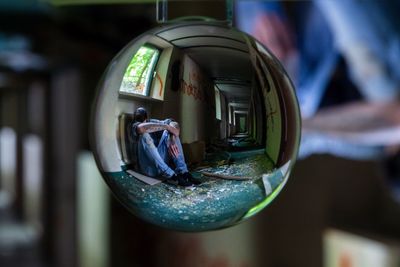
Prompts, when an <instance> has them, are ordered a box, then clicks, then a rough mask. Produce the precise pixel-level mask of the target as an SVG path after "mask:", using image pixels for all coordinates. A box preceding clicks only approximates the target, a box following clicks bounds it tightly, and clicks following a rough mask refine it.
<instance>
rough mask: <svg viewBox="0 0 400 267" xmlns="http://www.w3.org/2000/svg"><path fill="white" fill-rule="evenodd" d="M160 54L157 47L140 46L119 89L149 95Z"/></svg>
mask: <svg viewBox="0 0 400 267" xmlns="http://www.w3.org/2000/svg"><path fill="white" fill-rule="evenodd" d="M159 54H160V50H158V49H157V48H154V47H151V46H146V45H145V46H142V47H140V48H139V50H138V51H137V52H136V54H135V55H134V56H133V58H132V60H131V62H130V63H129V65H128V67H127V68H126V71H125V74H124V77H123V78H122V83H121V87H120V88H119V91H120V92H125V93H133V94H139V95H144V96H148V95H149V94H150V85H151V81H152V80H153V71H154V68H155V66H156V64H157V60H158V56H159Z"/></svg>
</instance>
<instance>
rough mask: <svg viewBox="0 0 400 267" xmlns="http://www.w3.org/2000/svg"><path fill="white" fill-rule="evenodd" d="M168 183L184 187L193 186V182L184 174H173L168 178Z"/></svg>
mask: <svg viewBox="0 0 400 267" xmlns="http://www.w3.org/2000/svg"><path fill="white" fill-rule="evenodd" d="M166 181H167V182H168V183H171V184H175V185H180V186H184V187H189V186H193V183H192V182H190V181H189V180H188V179H186V177H185V176H184V175H183V174H178V175H176V174H175V175H173V176H172V177H171V178H169V179H167V180H166Z"/></svg>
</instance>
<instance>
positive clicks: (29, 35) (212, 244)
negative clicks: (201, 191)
mask: <svg viewBox="0 0 400 267" xmlns="http://www.w3.org/2000/svg"><path fill="white" fill-rule="evenodd" d="M228 2H229V1H228ZM399 5H400V4H399V3H396V2H395V1H388V0H382V1H368V0H362V1H359V0H335V1H333V0H332V1H329V0H323V1H319V0H314V1H234V2H233V25H234V26H235V27H237V28H239V29H241V30H243V31H246V32H248V33H250V34H252V35H253V36H255V38H257V39H258V40H260V41H261V42H262V43H264V44H265V45H266V46H268V47H269V48H270V50H271V51H272V52H273V53H274V54H275V55H276V56H277V57H278V58H279V59H280V60H281V62H282V63H283V65H284V66H285V68H286V70H287V71H288V73H289V75H290V77H292V79H293V83H294V84H295V86H296V88H297V94H298V98H299V104H300V108H301V111H302V116H303V134H302V143H301V147H300V153H299V160H298V162H297V164H296V166H295V168H294V170H293V173H292V175H291V177H290V179H289V182H288V183H287V185H286V188H285V189H284V190H283V191H282V193H281V194H280V195H279V197H278V198H277V199H276V200H275V201H274V202H273V203H272V204H270V206H269V207H268V208H266V209H265V210H264V211H263V212H261V213H260V214H259V215H257V216H255V217H254V218H251V219H249V220H248V221H246V222H244V223H242V224H240V225H238V226H235V227H232V228H229V229H224V230H219V231H213V232H206V233H178V232H174V231H169V230H166V229H162V228H159V227H156V226H152V225H149V224H147V223H145V222H143V221H141V220H140V219H138V218H136V217H135V216H134V215H132V214H130V213H129V212H128V211H127V210H126V209H125V208H124V207H123V206H122V205H121V204H120V203H118V202H117V201H116V200H115V198H114V197H113V196H112V195H111V193H110V191H109V190H108V188H107V187H106V185H105V183H104V182H103V181H102V178H101V175H100V174H99V172H98V170H97V167H96V165H95V162H94V159H93V155H92V153H91V151H90V145H89V137H88V136H89V134H88V131H89V126H90V112H91V105H92V102H93V100H94V97H95V94H96V85H97V83H98V81H99V80H100V79H101V75H102V73H103V72H104V70H105V69H106V67H107V64H108V63H109V62H110V61H111V60H112V58H113V57H114V56H115V55H116V54H117V53H118V51H119V50H121V49H122V48H123V47H124V46H125V45H126V44H127V43H128V42H129V41H130V40H132V39H134V38H135V37H137V36H138V35H140V34H141V33H143V32H145V31H147V30H149V29H151V28H153V27H155V26H156V25H157V23H156V8H155V3H154V1H151V0H148V1H134V0H118V1H109V0H49V1H34V0H19V1H7V0H3V1H0V266H7V267H16V266H33V267H36V266H38V267H42V266H44V267H52V266H56V267H58V266H60V267H63V266H66V267H67V266H68V267H69V266H72V267H74V266H76V267H92V266H93V267H107V266H116V267H120V266H121V267H125V266H126V267H127V266H146V267H147V266H178V267H180V266H208V267H210V266H213V267H217V266H223V267H228V266H229V267H230V266H240V267H244V266H266V267H297V266H308V267H318V266H329V267H333V266H337V267H355V266H360V267H361V266H362V267H368V266H374V267H376V266H382V267H385V266H399V264H400V206H399V205H400V157H399V144H400V106H399V103H398V99H399V94H400V87H399V85H400V84H399V82H400V66H399V65H400V40H399V36H400V21H399V18H398V17H397V16H396V11H397V10H400V7H399ZM168 10H169V11H168V16H169V17H170V18H174V17H179V16H187V15H202V16H209V17H213V18H217V19H222V20H223V19H224V18H226V11H227V8H226V2H225V1H170V3H169V6H168ZM228 11H229V9H228Z"/></svg>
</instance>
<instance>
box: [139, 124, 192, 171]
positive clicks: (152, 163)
mask: <svg viewBox="0 0 400 267" xmlns="http://www.w3.org/2000/svg"><path fill="white" fill-rule="evenodd" d="M169 136H170V133H169V132H168V131H167V130H165V131H163V133H162V135H161V138H158V137H157V135H156V134H152V133H151V134H149V133H144V134H142V135H141V136H140V137H139V144H138V161H139V168H140V171H141V172H142V173H143V174H145V175H147V176H151V177H158V176H162V177H165V178H170V177H171V176H173V175H174V174H181V173H185V172H187V171H188V169H187V166H186V163H185V157H184V155H183V150H182V145H181V141H180V140H179V137H175V143H176V145H177V146H178V149H179V156H178V157H176V158H174V157H172V156H170V154H169V152H168V147H169V144H170V140H169ZM170 163H172V164H171V165H173V168H174V169H172V168H171V166H170V165H169V164H170Z"/></svg>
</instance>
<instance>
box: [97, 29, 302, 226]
mask: <svg viewBox="0 0 400 267" xmlns="http://www.w3.org/2000/svg"><path fill="white" fill-rule="evenodd" d="M138 108H143V109H142V110H145V111H146V113H147V116H146V119H147V120H145V121H143V120H142V119H143V118H142V117H140V116H138V114H139V113H140V112H139V113H136V116H135V111H136V110H137V109H138ZM139 115H140V114H139ZM92 121H93V125H92V143H93V144H92V145H93V150H94V153H95V157H96V161H97V164H98V167H99V169H100V170H101V172H102V174H103V177H104V179H105V181H106V182H107V184H108V185H109V187H110V189H111V190H112V192H113V193H114V194H115V196H116V197H117V198H118V199H119V200H120V201H121V202H122V203H123V204H124V205H125V206H126V207H127V208H128V209H129V210H130V211H131V212H133V213H134V214H135V215H137V216H138V217H140V218H142V219H144V220H146V221H148V222H150V223H153V224H156V225H159V226H163V227H166V228H170V229H175V230H181V231H204V230H212V229H218V228H224V227H228V226H231V225H234V224H236V223H238V222H240V221H242V220H244V219H246V218H249V217H251V216H252V215H254V214H256V213H257V212H259V211H260V210H261V209H263V208H264V207H265V206H267V205H268V204H269V203H270V202H271V201H272V200H273V199H274V198H275V197H276V195H277V194H278V193H279V192H280V191H281V189H282V188H283V186H284V185H285V183H286V181H287V179H288V176H289V173H290V170H291V168H292V166H293V164H294V161H295V159H296V155H297V150H298V146H299V138H300V114H299V109H298V104H297V100H296V96H295V92H294V88H293V86H292V83H291V82H290V79H289V77H288V76H287V74H286V72H285V71H284V69H283V68H282V66H281V65H280V63H279V62H278V61H277V59H276V58H275V57H274V56H273V55H272V54H271V53H270V52H269V51H268V49H267V48H265V47H263V46H262V45H261V44H260V43H259V42H257V41H256V40H255V39H254V38H252V37H251V36H249V35H247V34H245V33H243V32H240V31H238V30H236V29H234V28H232V27H229V26H226V25H221V24H218V23H212V22H192V23H180V24H171V25H164V26H161V27H159V28H156V29H154V30H152V31H149V32H147V33H144V34H143V35H141V36H140V37H138V38H137V39H135V40H133V41H132V42H131V43H129V44H128V45H127V46H126V47H125V48H124V49H123V50H122V51H121V52H120V53H119V54H118V55H117V56H116V57H115V58H114V59H113V61H112V62H111V63H110V65H109V67H108V69H107V71H106V72H105V74H104V76H103V79H102V81H101V82H100V84H99V89H98V96H97V98H96V101H95V105H94V112H93V118H92ZM176 123H177V124H176ZM158 124H162V125H161V126H159V125H158ZM149 125H150V126H149ZM154 125H156V126H154ZM157 125H158V128H157ZM166 125H168V126H166ZM152 127H153V128H152ZM154 127H156V128H154ZM170 127H174V128H175V129H179V134H177V133H176V132H174V131H173V129H172V130H171V128H170ZM164 130H165V132H164ZM171 143H174V144H175V145H176V147H177V149H178V150H177V152H175V154H174V152H173V151H172V152H171V151H170V150H169V147H171ZM177 158H179V159H180V160H179V161H177ZM160 161H162V163H160ZM186 170H187V171H188V172H189V173H190V174H191V176H192V177H193V178H188V175H187V174H182V173H185V172H186ZM171 174H176V175H177V176H176V177H180V178H182V180H181V181H180V184H181V185H179V184H178V185H175V184H174V183H173V182H172V181H173V179H168V177H169V176H170V175H171ZM182 181H186V182H187V181H189V182H190V181H191V182H200V184H194V185H193V186H187V185H189V184H190V183H186V184H185V183H182ZM175 182H179V179H178V180H177V181H175Z"/></svg>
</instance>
